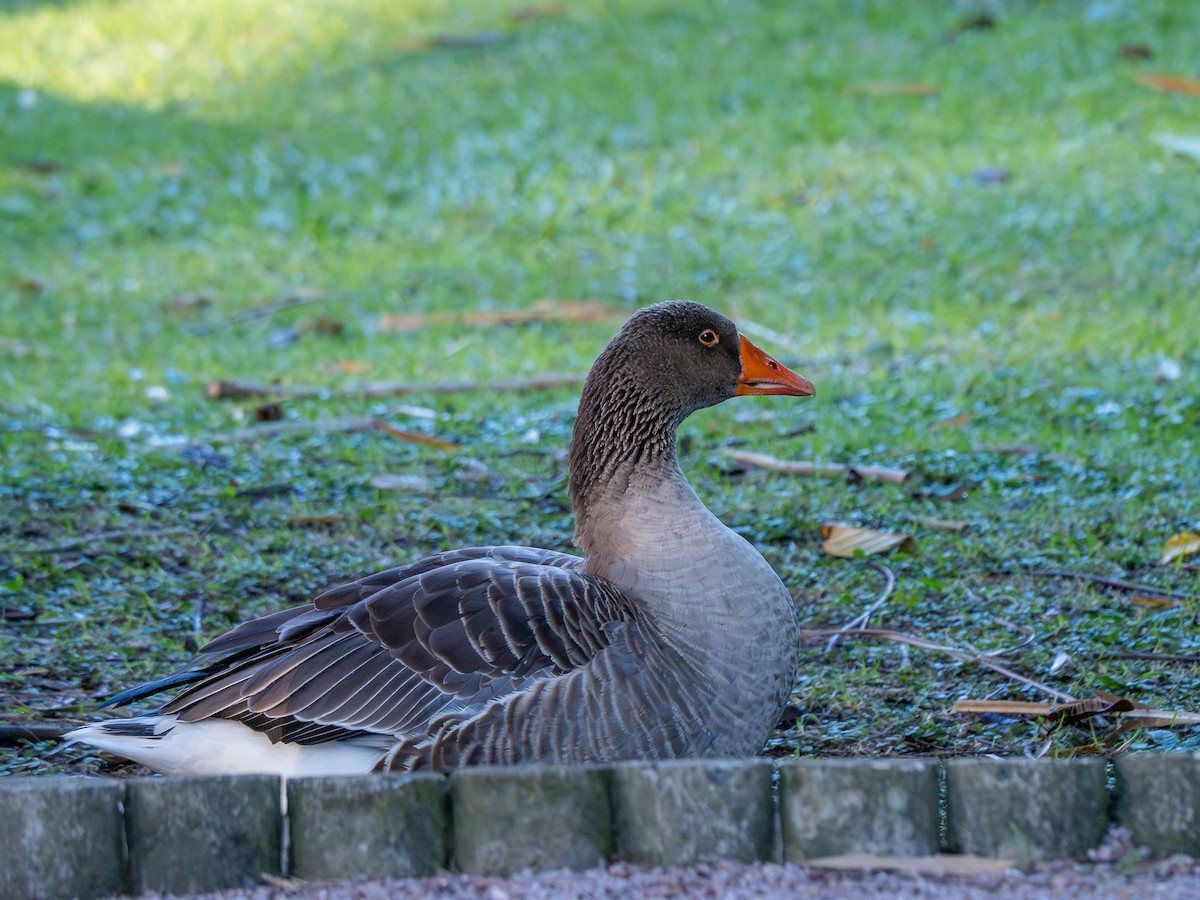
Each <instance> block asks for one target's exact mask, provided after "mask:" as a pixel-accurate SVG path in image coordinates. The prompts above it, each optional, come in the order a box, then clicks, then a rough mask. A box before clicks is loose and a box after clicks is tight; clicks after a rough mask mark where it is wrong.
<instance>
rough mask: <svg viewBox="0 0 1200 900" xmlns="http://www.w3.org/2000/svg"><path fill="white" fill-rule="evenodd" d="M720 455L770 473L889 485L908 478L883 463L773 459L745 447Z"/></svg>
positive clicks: (905, 474) (900, 471)
mask: <svg viewBox="0 0 1200 900" xmlns="http://www.w3.org/2000/svg"><path fill="white" fill-rule="evenodd" d="M721 455H722V456H725V457H727V458H729V459H732V460H734V461H735V462H740V463H744V464H746V465H748V466H758V467H759V468H760V469H771V470H772V471H774V472H786V473H787V474H789V475H814V476H819V477H825V478H860V479H862V480H863V481H886V482H889V483H890V484H903V483H904V482H905V481H907V480H908V473H907V472H906V471H904V470H903V469H893V468H889V467H887V466H848V465H844V464H843V463H817V462H801V461H794V460H785V459H776V458H775V457H774V456H771V455H769V454H767V453H753V452H751V451H749V450H726V451H724V452H723V453H722V454H721Z"/></svg>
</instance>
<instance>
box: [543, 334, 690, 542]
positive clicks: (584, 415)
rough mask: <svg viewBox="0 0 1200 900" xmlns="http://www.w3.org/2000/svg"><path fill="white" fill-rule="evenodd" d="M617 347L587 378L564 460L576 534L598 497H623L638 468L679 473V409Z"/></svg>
mask: <svg viewBox="0 0 1200 900" xmlns="http://www.w3.org/2000/svg"><path fill="white" fill-rule="evenodd" d="M629 359H630V355H629V354H628V353H627V352H626V350H625V348H623V347H622V346H620V345H615V346H614V345H610V346H609V347H608V348H607V349H606V350H605V351H604V353H602V354H601V356H600V358H599V359H597V360H596V364H595V365H594V366H592V371H591V373H590V374H589V375H588V378H587V382H586V383H585V384H584V387H583V393H582V395H581V396H580V399H579V414H578V417H577V418H576V420H575V429H574V432H573V433H572V436H571V450H570V454H569V457H568V463H567V465H568V469H569V473H570V495H571V506H572V508H573V509H574V511H575V516H576V519H577V525H576V533H578V532H579V530H580V529H581V528H582V527H583V526H584V525H585V524H586V522H587V520H588V518H589V516H590V513H591V510H592V506H593V504H594V502H595V501H596V500H597V499H598V498H599V497H601V496H604V495H607V494H612V493H618V494H619V493H623V492H624V490H625V489H626V488H627V487H628V483H629V478H630V475H631V474H632V473H633V472H634V471H635V470H637V469H641V468H663V469H665V470H667V471H671V470H674V469H677V468H678V463H677V462H676V458H675V433H676V430H677V429H678V428H679V423H680V422H681V421H682V420H683V419H684V417H685V416H686V415H687V410H685V409H684V408H683V404H681V403H677V402H675V401H674V400H672V398H671V397H670V396H669V394H670V392H669V391H664V390H661V389H659V390H656V387H658V385H657V384H656V379H654V378H653V376H652V374H651V373H646V372H637V371H635V370H634V367H633V366H631V365H630V364H629Z"/></svg>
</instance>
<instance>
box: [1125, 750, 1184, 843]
mask: <svg viewBox="0 0 1200 900" xmlns="http://www.w3.org/2000/svg"><path fill="white" fill-rule="evenodd" d="M1115 767H1116V771H1117V821H1118V822H1119V823H1120V824H1121V825H1122V826H1123V827H1125V828H1128V829H1129V831H1130V832H1131V833H1132V834H1133V842H1134V843H1135V844H1136V845H1137V846H1139V847H1145V848H1146V849H1147V850H1149V851H1150V852H1151V853H1153V854H1154V855H1155V856H1171V855H1173V854H1176V853H1186V854H1187V855H1189V856H1200V754H1196V753H1149V752H1147V753H1128V754H1125V755H1122V756H1118V757H1117V758H1116V761H1115Z"/></svg>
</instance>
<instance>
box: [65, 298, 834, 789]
mask: <svg viewBox="0 0 1200 900" xmlns="http://www.w3.org/2000/svg"><path fill="white" fill-rule="evenodd" d="M814 393H815V391H814V388H813V385H812V383H811V382H810V381H809V380H808V379H807V378H804V377H803V376H801V375H798V374H796V373H795V372H793V371H791V370H790V369H788V368H786V367H785V366H783V365H782V364H780V363H778V362H776V361H775V360H774V359H772V358H771V357H769V356H768V355H767V354H766V353H765V352H763V351H762V350H761V349H759V348H758V347H756V346H755V345H754V344H753V343H751V341H749V340H748V339H747V338H746V337H745V336H744V335H740V334H739V333H738V330H737V328H736V326H735V325H734V324H733V322H731V321H730V320H729V319H727V318H726V317H725V316H723V315H721V314H720V313H718V312H716V311H714V310H712V309H710V308H708V307H706V306H703V305H701V304H699V303H693V302H690V301H684V300H672V301H667V302H664V303H658V304H655V305H653V306H648V307H645V308H643V309H641V310H639V311H637V312H635V313H634V314H633V315H632V317H631V318H629V320H628V321H627V322H626V323H625V325H624V326H623V327H622V328H621V330H620V332H619V333H618V334H617V335H616V336H615V337H614V338H613V339H612V341H611V342H610V343H609V344H608V346H607V347H606V348H605V349H604V351H603V352H602V353H601V355H600V356H599V358H598V359H597V360H596V362H595V364H594V365H593V367H592V369H591V372H590V373H589V375H588V377H587V379H586V381H585V383H584V387H583V392H582V395H581V398H580V402H579V411H578V415H577V418H576V422H575V425H574V430H573V433H572V438H571V445H570V451H569V455H568V474H569V489H568V492H569V495H570V500H571V505H572V508H573V511H574V513H575V520H576V529H575V544H576V545H577V546H578V547H579V548H580V549H581V550H582V551H583V555H582V556H575V555H571V554H568V553H562V552H555V551H552V550H540V549H533V548H529V547H510V546H496V547H473V548H468V549H461V550H451V551H449V552H444V553H438V554H436V555H434V556H430V557H428V558H427V559H422V560H420V561H418V562H414V563H410V564H408V565H402V566H399V567H397V568H392V569H388V570H386V571H383V572H379V573H378V574H374V575H369V576H367V577H365V578H360V579H359V580H357V581H353V582H350V583H348V584H345V585H342V586H340V587H335V588H333V589H331V590H328V591H326V592H325V593H323V594H321V595H319V596H318V597H317V598H316V599H315V600H314V601H313V602H312V603H310V604H307V605H303V606H298V607H293V608H289V609H283V610H280V611H277V612H273V613H270V614H267V615H264V616H262V617H261V618H258V619H254V620H251V621H248V622H245V623H243V624H241V625H239V626H237V627H235V628H233V629H232V630H230V631H228V632H227V633H225V634H223V635H221V636H219V637H217V638H215V639H214V640H212V641H211V642H210V643H208V644H207V645H206V646H204V647H202V648H201V649H200V651H199V652H198V654H197V656H196V657H195V659H194V660H192V662H191V663H190V664H189V665H188V666H187V667H185V668H184V669H183V670H181V671H179V672H177V673H175V674H173V675H170V676H167V677H165V678H162V679H160V680H157V681H153V682H150V683H148V684H145V685H142V686H140V687H136V688H133V689H131V690H128V691H125V692H124V693H121V694H118V695H117V696H115V697H112V698H111V699H109V700H108V701H106V703H105V704H104V705H108V706H124V705H126V704H129V703H132V702H134V701H138V700H141V699H144V698H146V697H150V696H153V695H156V694H158V693H160V692H163V691H167V690H169V689H173V688H178V689H181V690H179V692H178V693H176V694H175V695H174V696H172V697H171V698H170V699H169V700H167V702H166V703H165V705H163V706H162V708H161V709H160V710H159V711H158V712H156V713H153V714H150V715H141V716H135V717H131V718H125V719H110V720H106V721H101V722H94V723H90V724H87V725H84V726H82V727H80V728H78V729H76V730H74V731H72V732H70V733H69V734H68V735H67V736H66V737H67V739H68V740H72V741H80V742H83V743H86V744H89V745H92V746H94V747H96V748H99V749H101V750H105V751H108V752H110V753H113V754H117V755H119V756H123V757H126V758H128V759H131V760H134V761H136V762H138V763H141V764H142V765H144V766H146V767H147V768H149V769H151V770H154V771H157V772H161V773H164V774H248V773H268V774H276V775H280V776H282V777H284V778H289V777H297V776H302V775H337V774H356V773H367V772H371V771H405V770H430V771H434V772H441V773H445V772H448V771H451V770H453V769H455V768H458V767H460V766H468V765H480V764H492V765H504V764H515V763H528V762H547V763H562V764H571V763H605V762H614V761H618V760H629V759H664V758H678V757H709V758H717V757H726V758H728V757H742V756H750V755H753V754H756V753H758V752H760V751H761V749H762V747H763V744H764V743H765V741H766V739H767V738H768V736H769V734H770V730H771V728H772V726H773V725H774V724H775V723H776V722H777V721H778V719H779V716H780V714H781V713H782V711H783V708H784V705H785V703H786V700H787V698H788V696H789V694H790V691H791V689H792V685H793V680H794V677H795V672H796V665H797V656H796V654H797V640H798V624H797V619H796V613H795V608H794V606H793V603H792V599H791V596H790V594H789V592H788V591H787V589H786V588H785V587H784V585H783V582H782V581H781V580H780V578H779V576H778V575H777V574H776V573H775V571H774V570H773V569H772V568H771V566H770V565H769V564H768V563H767V561H766V560H765V559H764V558H763V557H762V555H761V554H760V553H759V552H758V551H757V550H756V549H755V548H754V547H753V546H752V545H751V544H750V543H749V542H748V541H746V540H745V539H744V538H742V537H741V536H740V535H738V534H736V533H735V532H733V531H732V530H730V529H729V528H727V527H726V526H725V525H723V524H722V523H721V522H720V521H719V520H718V519H717V517H716V516H715V515H713V514H712V513H711V512H710V511H709V510H708V509H707V508H706V507H705V506H704V504H703V503H702V502H701V501H700V498H699V497H698V496H697V495H696V492H695V491H694V490H693V488H692V486H691V484H690V483H689V482H688V480H687V478H686V477H685V476H684V474H683V471H682V470H681V469H680V466H679V462H678V459H677V455H676V432H677V429H678V427H679V425H680V424H681V423H682V422H683V420H684V419H685V418H687V417H688V416H689V415H690V414H691V413H693V412H694V411H696V410H698V409H701V408H704V407H708V406H714V405H716V404H718V403H720V402H722V401H724V400H726V399H728V398H730V397H735V396H744V395H786V396H794V397H807V396H813V395H814Z"/></svg>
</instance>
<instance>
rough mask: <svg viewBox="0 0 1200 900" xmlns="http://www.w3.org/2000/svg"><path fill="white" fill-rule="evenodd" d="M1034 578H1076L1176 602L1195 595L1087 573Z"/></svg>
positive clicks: (1038, 573) (1046, 573) (1042, 572)
mask: <svg viewBox="0 0 1200 900" xmlns="http://www.w3.org/2000/svg"><path fill="white" fill-rule="evenodd" d="M1029 574H1030V575H1032V576H1033V577H1034V578H1075V579H1077V580H1079V581H1090V582H1093V583H1094V584H1100V585H1103V586H1104V587H1110V588H1114V589H1115V590H1119V591H1140V592H1142V593H1146V594H1158V595H1160V596H1163V597H1174V598H1175V599H1176V600H1191V599H1192V598H1193V597H1194V596H1195V594H1190V593H1188V592H1187V591H1173V590H1171V589H1170V588H1161V587H1156V586H1155V585H1153V584H1139V583H1138V582H1134V581H1122V580H1121V579H1120V578H1107V577H1105V576H1103V575H1091V574H1089V573H1087V572H1068V571H1064V570H1061V569H1037V570H1035V571H1033V572H1030V573H1029Z"/></svg>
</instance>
